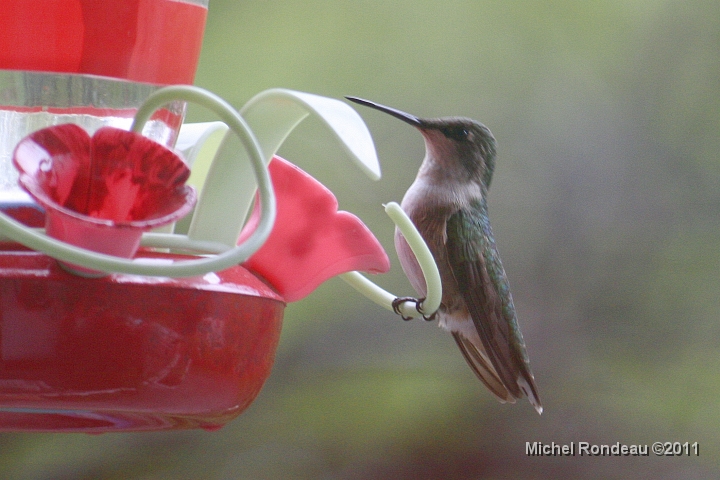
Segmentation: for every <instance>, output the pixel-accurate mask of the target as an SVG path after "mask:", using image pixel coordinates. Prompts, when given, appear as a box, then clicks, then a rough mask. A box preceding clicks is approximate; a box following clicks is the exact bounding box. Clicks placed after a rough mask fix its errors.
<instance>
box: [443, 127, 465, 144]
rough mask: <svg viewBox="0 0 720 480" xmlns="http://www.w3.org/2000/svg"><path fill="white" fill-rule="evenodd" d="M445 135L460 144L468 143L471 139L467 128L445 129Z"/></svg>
mask: <svg viewBox="0 0 720 480" xmlns="http://www.w3.org/2000/svg"><path fill="white" fill-rule="evenodd" d="M443 134H445V136H446V137H448V138H451V139H453V140H456V141H459V142H462V141H466V140H468V139H469V138H470V130H468V129H467V128H465V127H448V128H445V129H443Z"/></svg>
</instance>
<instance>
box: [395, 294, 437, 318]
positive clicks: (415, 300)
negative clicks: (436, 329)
mask: <svg viewBox="0 0 720 480" xmlns="http://www.w3.org/2000/svg"><path fill="white" fill-rule="evenodd" d="M424 301H425V299H424V298H415V297H397V298H396V299H395V300H393V302H392V307H393V312H395V313H397V314H398V315H400V318H402V319H403V320H405V321H406V322H407V321H408V320H412V319H413V317H406V316H405V315H403V314H402V312H401V311H400V305H402V304H403V303H405V302H412V303H414V304H415V310H417V312H418V313H419V314H420V315H422V318H423V320H425V321H426V322H432V321H433V320H435V317H436V315H437V312H435V313H433V314H432V315H430V316H429V317H428V316H426V315H425V314H424V313H423V311H422V303H423V302H424Z"/></svg>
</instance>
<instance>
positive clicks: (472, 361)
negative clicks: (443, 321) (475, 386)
mask: <svg viewBox="0 0 720 480" xmlns="http://www.w3.org/2000/svg"><path fill="white" fill-rule="evenodd" d="M452 336H453V338H454V339H455V342H456V343H457V345H458V347H460V351H461V352H462V354H463V357H465V361H467V363H468V365H470V368H472V371H473V372H475V375H476V376H477V377H478V378H479V379H480V381H481V382H482V383H483V384H484V385H485V386H486V387H487V389H488V390H490V392H491V393H492V394H493V395H495V396H496V397H497V399H498V400H499V401H500V403H515V397H514V396H513V395H512V394H511V393H510V392H509V391H508V390H507V388H505V385H503V383H502V381H501V380H500V378H499V377H498V375H497V373H495V369H494V368H493V367H492V364H491V363H490V361H489V360H488V359H487V357H485V354H483V353H482V352H481V351H480V350H478V348H477V347H476V346H475V345H474V344H473V343H472V342H470V341H469V340H468V339H466V338H465V337H464V336H462V334H460V333H458V332H452Z"/></svg>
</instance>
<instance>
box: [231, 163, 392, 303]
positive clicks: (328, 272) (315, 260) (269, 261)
mask: <svg viewBox="0 0 720 480" xmlns="http://www.w3.org/2000/svg"><path fill="white" fill-rule="evenodd" d="M268 169H269V171H270V177H271V179H272V184H273V188H274V190H275V196H276V199H277V218H276V220H275V225H274V227H273V230H272V233H271V234H270V237H269V238H268V240H267V241H266V242H265V244H264V245H263V246H262V247H261V248H260V250H258V251H257V252H256V253H255V254H254V255H253V256H252V257H250V258H249V259H248V261H247V262H246V263H245V264H244V266H245V267H246V268H248V269H249V270H251V271H253V272H255V273H257V274H259V275H260V276H262V277H263V278H265V279H266V280H267V281H268V282H269V283H270V284H271V285H272V286H273V287H274V288H275V289H276V290H277V291H278V292H279V293H280V294H281V295H282V296H283V297H284V298H285V300H286V301H288V302H294V301H297V300H300V299H302V298H304V297H305V296H307V295H308V294H310V292H312V291H313V290H315V289H316V288H317V287H318V286H319V285H320V284H321V283H322V282H324V281H325V280H327V279H329V278H331V277H334V276H335V275H339V274H341V273H344V272H349V271H352V270H359V271H365V272H371V273H384V272H387V271H388V270H389V269H390V260H389V259H388V256H387V254H386V253H385V250H384V249H383V248H382V246H381V245H380V242H378V240H377V239H376V238H375V236H374V235H373V234H372V232H371V231H370V230H369V229H368V228H367V227H366V226H365V225H364V224H363V223H362V221H360V219H359V218H357V217H356V216H355V215H353V214H351V213H348V212H344V211H338V210H337V208H338V203H337V199H336V198H335V196H334V195H333V193H332V192H331V191H330V190H328V189H327V188H326V187H325V186H324V185H322V184H321V183H320V182H318V181H317V180H315V179H314V178H313V177H312V176H310V175H309V174H307V173H306V172H304V171H303V170H301V169H300V168H298V167H296V166H295V165H293V164H292V163H290V162H288V161H286V160H284V159H282V158H280V157H277V156H276V157H274V158H273V159H272V161H271V162H270V165H269V166H268ZM258 208H259V207H257V206H256V209H255V211H254V212H253V215H252V217H251V219H250V221H249V222H248V224H247V225H246V227H245V229H244V230H243V233H242V234H241V235H240V240H239V241H240V242H242V240H243V239H245V238H247V237H248V236H249V235H250V233H251V232H252V231H253V230H254V229H255V226H256V225H257V221H258V219H259V209H258Z"/></svg>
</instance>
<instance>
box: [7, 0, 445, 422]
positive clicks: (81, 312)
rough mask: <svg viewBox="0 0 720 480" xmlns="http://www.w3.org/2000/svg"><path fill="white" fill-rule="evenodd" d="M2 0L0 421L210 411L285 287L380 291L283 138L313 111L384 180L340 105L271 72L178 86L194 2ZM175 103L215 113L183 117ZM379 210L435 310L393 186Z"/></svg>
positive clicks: (220, 413)
mask: <svg viewBox="0 0 720 480" xmlns="http://www.w3.org/2000/svg"><path fill="white" fill-rule="evenodd" d="M11 3H12V4H13V6H14V8H16V9H17V10H18V12H20V13H22V14H18V15H16V16H14V17H13V16H10V17H7V18H3V19H0V47H1V48H0V52H1V53H0V68H2V69H3V70H0V120H1V121H0V125H1V126H0V302H1V304H2V308H1V309H0V430H2V431H35V432H40V431H43V432H88V433H102V432H117V431H150V430H168V429H184V428H204V429H210V430H213V429H217V428H220V427H221V426H222V425H224V424H225V423H227V422H228V421H230V420H231V419H233V418H235V417H236V416H237V415H239V414H240V413H241V412H242V411H243V410H244V409H245V408H247V407H248V406H249V405H250V403H251V402H252V401H253V400H254V399H255V397H256V396H257V394H258V393H259V392H260V389H261V388H262V386H263V384H264V382H265V380H266V379H267V377H268V375H269V374H270V370H271V367H272V364H273V360H274V357H275V350H276V348H277V346H278V340H279V336H280V329H281V326H282V317H283V312H284V309H285V306H286V304H287V303H288V302H293V301H298V300H300V299H302V298H304V297H305V296H307V295H308V294H309V293H310V292H311V291H312V290H314V289H315V288H316V287H317V286H318V285H319V284H320V283H322V282H323V281H325V280H327V279H328V278H330V277H333V276H336V275H341V276H342V278H343V279H345V280H346V281H347V282H349V283H350V284H351V285H353V286H355V287H356V288H357V289H358V290H360V291H361V293H363V294H365V295H367V296H369V297H370V298H371V299H373V300H374V301H376V302H377V303H380V304H382V305H383V306H385V307H387V308H391V307H390V302H391V301H392V299H394V298H395V297H394V296H393V295H391V294H389V293H387V292H384V291H383V290H381V289H379V288H378V287H376V286H375V285H374V284H372V283H371V282H369V281H368V280H367V279H366V278H365V277H364V276H362V275H360V274H359V273H357V271H365V272H371V273H382V272H386V271H387V270H388V269H389V267H390V265H389V261H388V257H387V255H386V254H385V251H384V250H383V248H382V246H381V245H380V243H379V242H378V241H377V239H376V238H375V237H374V236H373V234H372V233H371V232H370V231H369V230H368V229H367V227H365V225H364V224H363V223H362V222H361V221H360V220H359V219H358V218H357V217H356V216H354V215H352V214H350V213H348V212H343V211H338V204H337V200H336V199H335V196H334V195H333V194H332V192H330V191H329V190H328V189H326V188H325V187H324V186H322V185H321V184H320V183H319V182H318V181H316V180H315V179H313V178H312V177H311V176H310V175H308V174H307V173H305V172H303V171H302V170H301V169H299V168H298V167H296V166H295V165H293V164H291V163H290V162H287V161H286V160H283V159H282V158H280V157H277V156H276V155H275V152H276V151H277V150H278V148H279V146H280V144H281V143H282V142H283V140H284V139H285V137H286V136H287V135H288V134H289V133H290V131H291V130H292V129H293V128H294V127H295V125H297V124H298V123H299V122H300V121H301V120H302V119H303V118H305V117H306V116H307V115H309V114H311V113H312V114H314V115H316V116H317V117H318V118H319V119H320V120H321V121H323V122H324V123H325V124H326V125H327V126H328V127H329V128H330V130H331V131H332V132H333V133H334V134H335V135H336V136H337V138H338V139H339V141H340V143H341V145H343V146H344V147H345V148H346V150H347V152H348V154H349V156H350V158H352V159H353V160H354V161H355V162H356V164H357V165H358V166H359V167H360V168H361V169H362V170H363V171H364V172H366V173H367V174H368V175H369V176H370V177H371V178H375V179H378V178H379V176H380V169H379V164H378V161H377V156H376V154H375V150H374V147H373V144H372V139H371V137H370V134H369V132H368V130H367V128H366V127H365V125H364V123H363V122H362V120H361V119H360V117H359V116H358V115H357V113H356V112H355V111H354V110H353V109H352V108H350V107H349V106H348V105H347V104H345V103H343V102H340V101H338V100H333V99H329V98H325V97H320V96H317V95H312V94H308V93H302V92H294V91H290V90H284V89H275V90H268V91H266V92H263V93H261V94H259V95H257V96H256V97H254V98H253V99H251V100H250V101H249V102H248V103H247V104H246V105H245V106H244V107H243V108H242V109H241V110H240V112H239V113H238V112H237V111H236V110H235V109H233V108H232V107H231V106H230V105H228V104H227V103H226V102H224V101H223V100H222V99H220V98H219V97H217V96H215V95H213V94H212V93H210V92H207V91H204V90H202V89H199V88H196V87H191V86H186V85H177V84H182V83H191V82H192V80H193V76H194V72H195V68H196V65H197V59H198V55H199V51H200V44H201V40H202V32H203V29H204V22H205V17H206V13H207V0H183V1H176V0H126V1H118V2H88V1H85V0H62V1H58V2H53V3H52V8H49V10H48V11H43V10H42V9H41V10H38V9H37V8H33V7H32V5H33V2H31V1H29V0H12V2H11ZM60 4H62V6H58V5H60ZM121 6H122V8H121ZM56 7H57V8H56ZM50 10H51V11H50ZM11 17H12V18H11ZM109 18H112V19H113V22H111V23H112V24H111V25H109V24H108V22H107V19H109ZM48 22H50V23H51V24H52V25H54V26H55V27H57V28H50V29H48V28H43V26H45V27H47V25H48ZM6 24H7V25H6ZM8 32H9V33H8ZM12 32H15V33H12ZM17 32H22V33H23V34H24V35H25V36H24V37H23V40H22V42H25V43H23V45H25V44H27V42H28V38H32V39H33V42H32V43H33V48H32V49H28V48H21V46H20V45H15V43H17V42H19V40H17V37H16V33H17ZM128 37H130V38H132V40H133V41H132V42H127V41H125V40H124V39H127V38H128ZM13 42H15V43H13ZM57 45H62V47H63V48H61V49H57ZM109 45H112V46H114V47H115V48H116V50H113V49H110V48H107V47H108V46H109ZM13 47H16V48H13ZM118 52H119V53H118ZM169 59H172V61H170V60H169ZM173 84H175V85H173ZM188 102H191V103H197V104H200V105H202V106H204V107H206V108H208V109H210V110H211V111H213V112H214V113H215V114H216V115H217V116H218V117H219V119H220V120H221V121H220V122H210V123H206V124H184V125H183V124H182V120H183V116H184V111H185V105H186V103H188ZM225 132H227V134H225ZM214 135H216V136H221V135H224V137H223V138H222V142H221V143H220V146H219V148H217V152H215V151H214V150H213V149H212V148H210V147H207V148H206V140H208V138H210V137H213V136H214ZM203 169H204V171H205V173H204V177H205V178H202V176H203V175H202V174H201V175H199V177H198V178H199V179H194V174H195V173H196V170H197V171H201V170H203ZM191 172H192V174H191ZM193 182H194V185H190V183H193ZM386 209H387V211H388V214H389V215H390V216H391V218H392V219H393V220H394V221H395V222H396V223H398V225H399V228H401V229H402V231H403V232H404V233H405V236H406V237H407V238H408V241H409V242H410V243H411V244H412V245H413V247H414V248H415V247H416V248H417V249H418V250H417V251H418V252H420V251H423V252H424V253H418V257H419V259H420V260H421V263H422V265H423V268H424V269H426V275H427V276H428V282H427V283H428V299H427V300H426V303H425V305H427V310H429V311H434V310H435V309H437V306H438V305H439V298H440V286H439V275H437V268H436V267H435V265H434V263H433V262H432V260H431V257H430V259H429V260H428V257H429V252H427V248H426V247H425V245H424V243H423V242H422V240H421V239H420V240H417V239H419V235H418V234H417V231H416V230H414V228H413V227H412V225H411V224H410V222H409V220H407V217H406V216H404V215H403V213H402V211H401V210H400V209H399V207H398V206H397V204H389V205H388V206H387V207H386ZM185 215H187V216H188V218H189V221H186V220H185V219H182V217H184V216H185ZM248 217H249V220H248V221H247V222H245V221H244V220H245V219H246V218H248ZM181 219H182V221H181ZM413 238H415V240H413ZM423 248H424V249H425V250H423ZM403 314H405V315H408V316H412V315H413V314H414V315H415V316H417V315H418V312H414V311H409V312H408V311H403Z"/></svg>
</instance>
